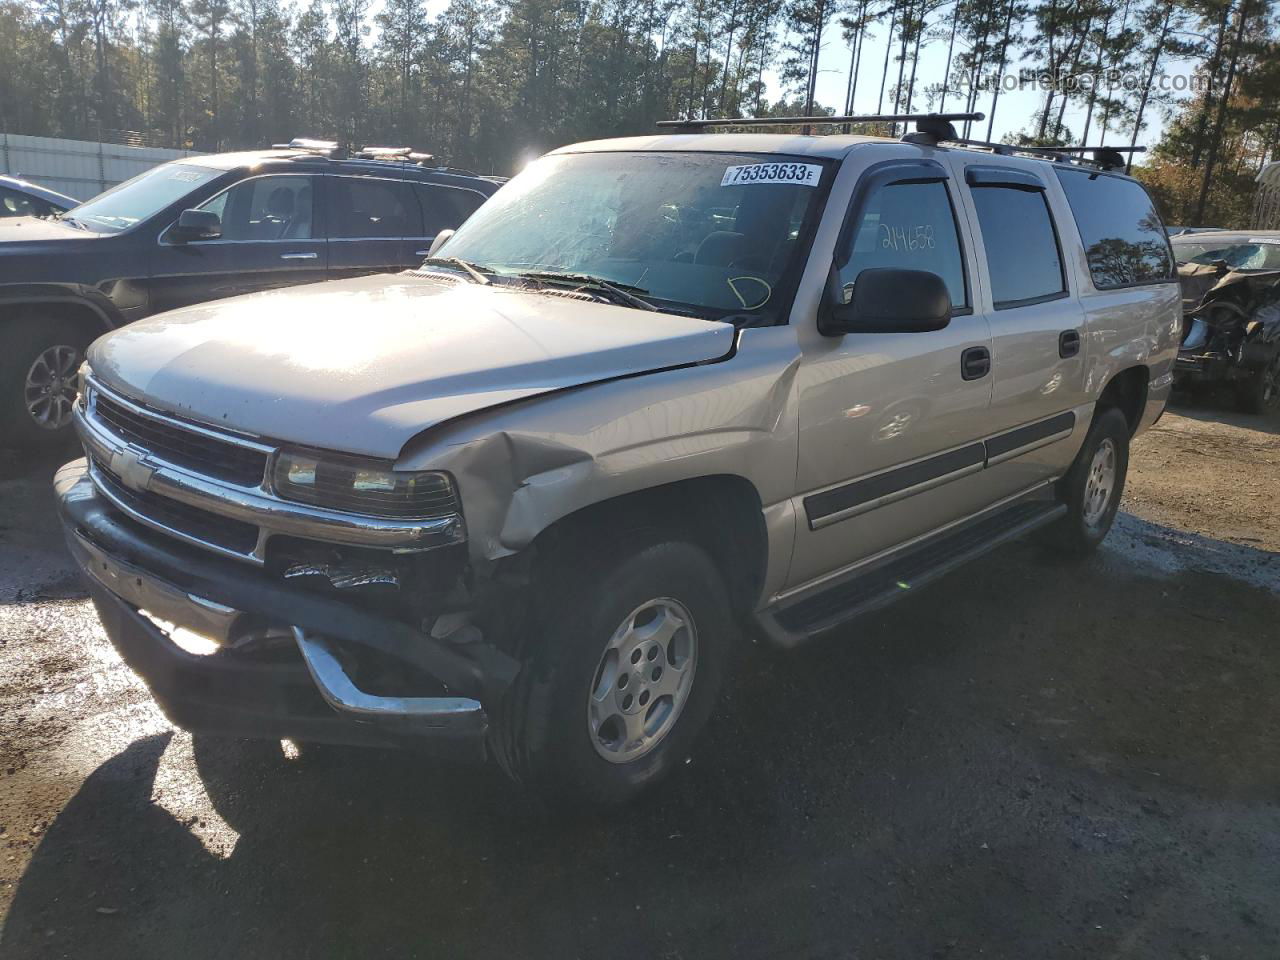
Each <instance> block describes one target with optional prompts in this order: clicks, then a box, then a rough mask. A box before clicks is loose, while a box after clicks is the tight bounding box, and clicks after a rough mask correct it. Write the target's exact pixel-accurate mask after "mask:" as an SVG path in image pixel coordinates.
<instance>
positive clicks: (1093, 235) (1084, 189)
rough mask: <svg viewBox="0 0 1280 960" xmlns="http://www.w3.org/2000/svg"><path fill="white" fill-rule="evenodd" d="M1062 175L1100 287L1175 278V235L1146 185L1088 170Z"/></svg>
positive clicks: (1094, 275)
mask: <svg viewBox="0 0 1280 960" xmlns="http://www.w3.org/2000/svg"><path fill="white" fill-rule="evenodd" d="M1057 174H1058V181H1059V182H1060V183H1061V184H1062V189H1063V190H1064V191H1066V194H1067V202H1068V203H1069V204H1070V205H1071V214H1072V216H1074V217H1075V220H1076V226H1077V227H1079V228H1080V239H1081V241H1082V242H1083V243H1084V252H1085V255H1086V257H1088V260H1089V272H1090V274H1092V275H1093V285H1094V286H1095V287H1097V288H1098V289H1099V290H1106V289H1108V288H1111V287H1127V286H1132V285H1134V284H1139V283H1160V282H1161V281H1164V280H1170V279H1173V277H1174V272H1173V255H1172V254H1171V253H1170V252H1169V238H1168V237H1167V236H1166V235H1165V232H1164V224H1162V223H1161V222H1160V215H1159V214H1158V213H1156V210H1155V207H1154V206H1152V204H1151V198H1150V197H1148V196H1147V192H1146V191H1145V190H1143V189H1142V187H1141V186H1139V185H1138V184H1137V183H1136V182H1134V181H1133V180H1127V179H1124V178H1122V177H1113V176H1108V175H1107V174H1103V173H1091V172H1089V171H1086V170H1058V171H1057Z"/></svg>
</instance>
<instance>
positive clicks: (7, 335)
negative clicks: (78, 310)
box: [0, 317, 93, 449]
mask: <svg viewBox="0 0 1280 960" xmlns="http://www.w3.org/2000/svg"><path fill="white" fill-rule="evenodd" d="M92 339H93V336H92V334H91V333H90V331H88V330H87V329H86V328H85V327H84V326H83V325H82V324H79V323H76V322H74V321H71V320H62V319H44V318H41V317H25V318H23V319H21V320H15V321H9V322H6V323H3V324H0V446H9V447H21V448H26V449H32V448H36V449H49V448H52V447H55V446H59V445H62V444H65V443H67V442H68V441H69V440H70V439H71V436H72V429H71V405H72V403H73V402H74V400H75V391H76V372H77V371H78V370H79V368H80V364H81V362H82V361H83V360H84V351H85V348H86V347H88V345H89V343H90V341H91V340H92ZM42 378H44V379H46V380H47V383H46V385H47V386H48V387H49V388H50V390H51V391H53V392H52V393H51V394H47V395H42V394H41V393H40V392H38V391H39V388H40V383H41V380H42Z"/></svg>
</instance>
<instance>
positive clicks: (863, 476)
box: [790, 160, 992, 587]
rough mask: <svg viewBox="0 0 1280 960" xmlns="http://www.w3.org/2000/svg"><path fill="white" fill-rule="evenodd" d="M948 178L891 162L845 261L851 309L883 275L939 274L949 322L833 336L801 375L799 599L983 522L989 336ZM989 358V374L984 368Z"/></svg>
mask: <svg viewBox="0 0 1280 960" xmlns="http://www.w3.org/2000/svg"><path fill="white" fill-rule="evenodd" d="M953 186H954V185H953V184H952V183H951V182H950V175H949V173H948V171H947V170H946V169H945V168H944V167H943V166H942V165H940V164H938V163H936V162H934V161H931V160H900V161H888V162H886V163H884V164H880V165H877V166H876V167H873V168H871V170H869V171H868V172H867V173H866V174H864V176H863V179H862V180H861V181H860V183H859V185H858V187H857V188H856V189H855V191H854V196H853V201H852V205H851V210H850V214H849V217H848V221H847V222H846V224H845V227H844V232H843V235H842V237H841V240H840V243H839V245H838V247H837V250H836V254H835V258H834V262H835V264H836V269H837V270H838V273H839V281H840V284H841V286H842V288H843V291H844V296H845V299H846V302H848V301H849V300H850V299H852V291H853V287H854V285H855V284H856V283H857V280H858V275H859V274H860V273H861V272H862V271H863V270H865V269H868V268H872V267H898V268H905V269H913V270H928V271H930V272H933V273H936V274H938V275H939V276H941V277H942V278H943V279H944V280H945V281H946V284H947V288H948V290H949V292H950V294H951V300H952V304H953V314H952V318H951V322H950V323H949V324H948V325H947V326H946V327H944V328H943V329H941V330H934V331H929V332H920V333H858V334H845V335H843V336H840V337H829V338H828V337H824V338H821V339H820V340H819V341H818V342H816V343H815V342H812V341H811V342H810V345H809V346H808V347H806V348H805V350H806V357H805V362H804V363H803V364H802V365H801V373H800V381H799V382H800V459H799V464H798V472H799V476H798V479H799V483H798V489H801V490H804V491H806V493H805V494H804V495H803V496H802V503H801V510H800V515H799V517H798V523H797V539H796V549H795V555H794V559H793V563H792V566H791V576H790V586H792V587H796V586H800V585H802V584H805V583H808V582H811V581H813V580H814V579H816V578H819V577H821V576H822V575H823V574H826V573H829V572H832V571H834V570H837V569H839V568H841V567H844V566H847V565H849V564H851V563H854V562H856V561H858V560H862V559H865V558H868V557H872V556H874V555H875V554H877V553H880V552H882V551H884V550H887V549H889V548H891V547H894V546H897V545H898V544H901V543H904V542H905V541H908V540H911V539H913V538H915V537H918V536H920V535H922V534H925V533H928V532H930V531H932V530H934V529H936V528H938V527H940V526H942V525H944V524H946V523H949V522H951V521H952V520H956V519H959V518H961V517H963V516H965V515H966V514H969V513H971V512H973V511H975V510H977V509H978V508H979V507H980V506H981V505H982V504H983V502H984V496H985V495H984V491H983V483H982V476H981V470H982V467H983V460H984V454H983V447H982V443H981V438H982V436H983V435H984V433H985V432H986V416H987V411H988V407H989V405H990V402H991V383H992V378H991V375H990V351H991V332H990V329H989V328H988V325H987V320H986V318H985V317H984V316H982V315H980V314H975V313H974V310H973V306H972V304H973V302H974V296H973V283H974V279H973V275H972V273H971V271H970V267H969V265H970V263H971V262H972V260H973V258H972V255H971V252H970V251H971V250H972V242H971V240H970V238H969V234H968V228H967V225H965V224H964V222H963V221H962V220H960V219H959V218H958V217H957V215H956V212H955V211H956V209H957V204H956V203H955V198H954V196H953ZM984 357H985V364H984Z"/></svg>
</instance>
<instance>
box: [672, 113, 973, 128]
mask: <svg viewBox="0 0 1280 960" xmlns="http://www.w3.org/2000/svg"><path fill="white" fill-rule="evenodd" d="M985 119H986V114H983V113H873V114H867V115H866V116H839V117H734V118H731V119H718V120H693V119H690V120H659V121H658V126H660V127H675V128H677V129H680V130H688V131H697V130H706V129H708V128H711V127H810V126H818V125H822V124H850V123H910V122H912V121H915V123H916V124H917V127H918V126H919V124H920V123H921V122H924V123H934V122H937V123H939V124H941V123H947V124H950V123H951V121H953V120H985ZM952 132H954V128H953V130H952Z"/></svg>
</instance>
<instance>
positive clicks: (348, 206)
mask: <svg viewBox="0 0 1280 960" xmlns="http://www.w3.org/2000/svg"><path fill="white" fill-rule="evenodd" d="M330 198H331V200H332V206H333V214H332V216H333V227H332V229H331V230H330V231H329V236H331V237H337V238H341V239H348V240H349V239H366V238H367V239H379V238H380V239H399V238H401V237H418V236H422V221H421V220H420V214H419V213H418V205H417V204H416V203H415V202H414V200H413V196H412V194H411V193H410V192H409V186H408V184H405V183H403V182H400V181H397V180H377V179H373V178H364V177H333V178H332V179H331V180H330Z"/></svg>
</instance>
